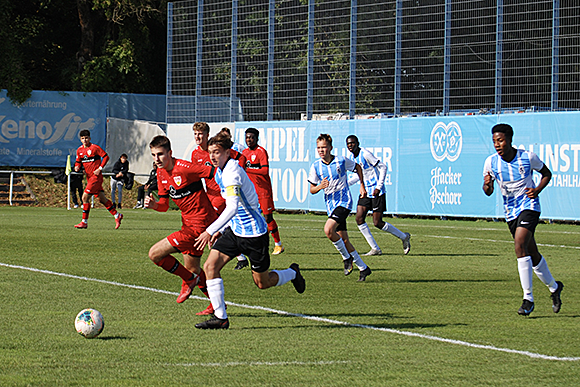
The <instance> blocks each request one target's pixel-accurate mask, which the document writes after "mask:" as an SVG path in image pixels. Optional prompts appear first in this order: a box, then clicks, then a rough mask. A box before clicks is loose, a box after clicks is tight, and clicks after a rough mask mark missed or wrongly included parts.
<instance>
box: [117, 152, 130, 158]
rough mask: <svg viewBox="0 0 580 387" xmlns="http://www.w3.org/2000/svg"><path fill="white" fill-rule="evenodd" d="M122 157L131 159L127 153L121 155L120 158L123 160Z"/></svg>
mask: <svg viewBox="0 0 580 387" xmlns="http://www.w3.org/2000/svg"><path fill="white" fill-rule="evenodd" d="M121 157H124V158H126V159H128V158H129V156H127V154H126V153H123V154H122V155H121V156H120V157H119V158H121Z"/></svg>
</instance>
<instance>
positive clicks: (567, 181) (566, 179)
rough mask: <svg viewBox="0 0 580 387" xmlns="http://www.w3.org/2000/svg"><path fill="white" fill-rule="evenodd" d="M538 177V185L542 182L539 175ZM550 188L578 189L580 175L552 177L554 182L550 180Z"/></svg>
mask: <svg viewBox="0 0 580 387" xmlns="http://www.w3.org/2000/svg"><path fill="white" fill-rule="evenodd" d="M537 176H538V178H537V181H536V179H534V181H535V182H536V185H537V184H538V183H539V182H540V178H539V175H537ZM534 177H535V176H534ZM548 187H563V188H578V187H580V175H575V174H573V175H569V174H567V175H560V174H555V175H552V180H550V183H549V184H548Z"/></svg>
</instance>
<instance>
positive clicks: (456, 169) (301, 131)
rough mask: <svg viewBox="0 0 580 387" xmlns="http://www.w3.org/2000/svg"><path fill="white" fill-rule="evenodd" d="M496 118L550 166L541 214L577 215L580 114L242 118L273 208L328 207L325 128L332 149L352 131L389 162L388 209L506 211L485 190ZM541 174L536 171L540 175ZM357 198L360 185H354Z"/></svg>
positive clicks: (497, 214) (341, 147) (340, 147)
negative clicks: (322, 165)
mask: <svg viewBox="0 0 580 387" xmlns="http://www.w3.org/2000/svg"><path fill="white" fill-rule="evenodd" d="M498 122H504V123H508V124H511V125H512V126H513V128H514V132H515V134H514V139H513V145H514V146H515V147H519V148H523V149H527V150H531V151H533V152H535V153H536V154H538V156H539V157H540V159H541V160H543V161H544V163H545V164H546V165H547V166H548V168H550V170H551V171H552V173H553V177H552V181H551V183H550V185H549V186H548V187H547V188H546V189H545V190H544V191H543V192H542V193H541V195H540V198H541V203H542V218H544V219H568V220H574V219H575V220H578V219H580V205H579V204H578V197H579V196H580V195H579V194H580V174H579V173H578V168H579V166H578V153H579V150H580V131H578V130H577V125H578V124H577V123H578V122H580V113H578V112H569V113H530V114H509V115H507V114H506V115H500V116H496V115H489V116H445V117H417V118H397V119H380V120H348V121H347V120H344V121H292V122H290V121H280V122H241V123H240V122H238V123H236V131H235V140H236V141H237V142H240V143H245V141H244V131H245V129H246V128H248V127H255V128H257V129H258V130H259V131H260V145H262V146H264V147H265V148H266V150H267V151H268V153H269V156H270V176H271V178H272V186H273V191H274V201H275V204H276V207H278V208H284V209H301V210H310V211H325V205H324V198H323V194H322V193H319V194H317V195H311V194H310V192H309V183H308V181H307V177H308V171H309V169H310V165H311V164H312V163H313V162H314V160H316V159H317V158H318V155H317V153H316V138H317V137H318V135H319V134H320V133H328V134H330V135H331V136H332V138H333V147H334V151H333V153H334V154H337V155H346V154H347V153H348V150H347V149H346V143H345V140H346V137H347V136H348V135H350V134H355V135H357V137H358V138H359V140H360V144H361V147H364V148H367V149H369V150H370V151H371V152H373V153H374V154H375V155H376V156H377V157H378V158H379V159H380V160H381V161H383V162H384V163H385V164H386V165H387V167H388V175H387V179H386V182H385V185H386V188H387V212H388V213H396V214H413V215H430V216H458V217H493V218H503V216H504V212H503V202H502V197H501V195H500V194H499V193H498V191H499V190H498V189H497V187H496V190H495V193H494V194H493V195H492V196H491V197H487V196H486V195H485V194H484V193H483V190H482V184H483V163H484V161H485V159H486V158H487V157H488V156H489V155H491V154H492V153H494V152H495V150H494V148H493V143H492V136H491V128H492V127H493V125H495V124H496V123H498ZM539 178H540V175H539V174H536V176H535V179H536V182H537V181H539ZM351 193H352V194H353V197H356V195H357V194H358V186H353V187H352V188H351Z"/></svg>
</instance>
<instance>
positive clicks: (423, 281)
mask: <svg viewBox="0 0 580 387" xmlns="http://www.w3.org/2000/svg"><path fill="white" fill-rule="evenodd" d="M389 282H399V283H418V284H422V283H432V282H443V283H453V282H506V281H505V280H501V279H420V280H396V279H394V280H390V281H389Z"/></svg>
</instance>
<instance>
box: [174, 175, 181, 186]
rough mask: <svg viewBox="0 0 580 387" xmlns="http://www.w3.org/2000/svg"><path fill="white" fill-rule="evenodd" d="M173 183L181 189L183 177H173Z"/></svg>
mask: <svg viewBox="0 0 580 387" xmlns="http://www.w3.org/2000/svg"><path fill="white" fill-rule="evenodd" d="M173 181H174V182H175V184H177V186H178V187H179V186H180V185H181V176H173Z"/></svg>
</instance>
